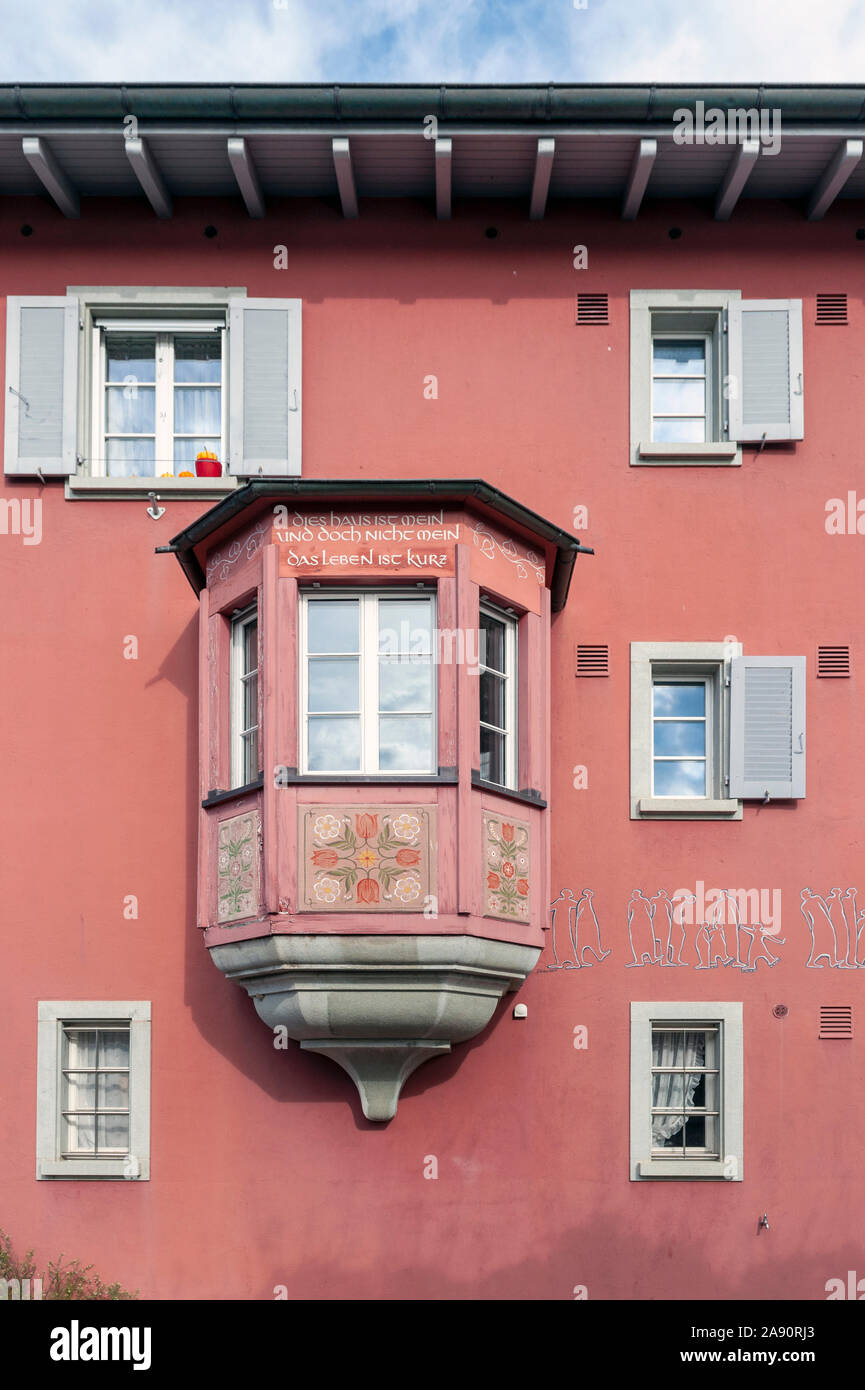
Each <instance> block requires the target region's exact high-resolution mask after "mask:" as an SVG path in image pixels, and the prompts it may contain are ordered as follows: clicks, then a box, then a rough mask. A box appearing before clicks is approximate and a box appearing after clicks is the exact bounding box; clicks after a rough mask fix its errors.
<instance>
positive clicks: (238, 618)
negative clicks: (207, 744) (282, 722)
mask: <svg viewBox="0 0 865 1390" xmlns="http://www.w3.org/2000/svg"><path fill="white" fill-rule="evenodd" d="M252 622H254V623H256V624H257V623H258V603H257V602H255V603H251V604H249V605H248V607H246V608H244V609H242V610H241V611H240V612H238V613H235V614H234V616H233V617H232V619H231V655H230V664H231V676H230V684H231V695H230V707H231V709H230V723H231V786H232V788H234V787H244V786H247V785H248V784H249V783H250V782H254V781H256V779H257V778H258V776H259V773H260V772H261V768H258V769H257V770H256V771H255V772H253V774H252V776H251V777H247V776H246V775H245V770H244V764H245V762H246V739H245V736H246V735H248V734H250V733H252V732H253V731H255V732H256V733H257V735H258V761H259V762H261V680H260V675H261V667H260V664H259V663H260V661H261V633H260V631H259V632H258V634H257V635H258V641H257V644H256V650H257V653H258V655H257V658H256V664H255V669H254V670H253V671H246V670H244V667H243V659H244V654H245V647H246V644H245V640H244V639H245V633H246V628H247V627H249V624H250V623H252ZM253 675H254V676H255V677H256V681H257V699H256V723H255V724H254V725H250V727H249V728H248V729H245V728H244V727H243V708H244V699H243V690H244V685H245V683H246V681H247V680H249V678H250V677H251V676H253Z"/></svg>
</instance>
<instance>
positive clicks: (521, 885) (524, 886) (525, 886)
mask: <svg viewBox="0 0 865 1390" xmlns="http://www.w3.org/2000/svg"><path fill="white" fill-rule="evenodd" d="M528 891H529V880H528V879H527V878H518V879H517V892H518V893H522V895H523V897H524V898H525V897H527V895H528Z"/></svg>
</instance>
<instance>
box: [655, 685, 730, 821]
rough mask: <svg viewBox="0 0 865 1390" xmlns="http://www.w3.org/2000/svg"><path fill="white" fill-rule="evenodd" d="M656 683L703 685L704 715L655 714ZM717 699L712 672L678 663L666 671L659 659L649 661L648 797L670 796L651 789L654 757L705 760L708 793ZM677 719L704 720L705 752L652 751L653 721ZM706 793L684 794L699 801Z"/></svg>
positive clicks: (711, 785)
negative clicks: (650, 691) (649, 770)
mask: <svg viewBox="0 0 865 1390" xmlns="http://www.w3.org/2000/svg"><path fill="white" fill-rule="evenodd" d="M656 684H659V685H661V684H665V685H702V686H703V689H704V691H705V701H704V709H705V711H706V713H705V714H704V715H702V716H697V715H672V716H666V715H658V714H656V713H655V706H654V689H655V685H656ZM717 703H718V691H717V689H716V680H715V678H714V677H713V675H712V674H710V673H709V672H706V671H701V670H699V669H697V670H694V671H693V672H689V671H688V670H687V669H686V668H684V667H682V666H680V667H678V668H676V669H674V670H672V671H669V672H667V671H664V669H663V667H662V665H661V664H660V663H657V662H656V663H653V668H652V751H651V764H652V765H651V779H652V797H653V798H654V799H655V800H656V801H658V800H663V801H669V800H671V798H670V797H667V796H661V794H660V793H658V792H656V791H655V762H656V760H657V761H661V762H704V763H705V764H706V783H705V785H706V797H707V796H709V795H710V794H711V793H712V791H713V790H714V788H715V778H716V771H715V758H716V741H717V740H716V738H715V737H713V735H714V734H715V732H716V727H717V726H716V710H715V706H716V705H717ZM677 721H678V722H683V723H688V724H697V723H703V724H705V726H706V741H705V749H706V752H705V754H704V755H703V756H702V757H700V755H699V754H690V755H689V754H684V753H681V754H674V753H656V752H655V729H656V725H657V724H659V723H669V722H677ZM706 797H693V798H691V797H688V798H687V799H688V800H689V801H690V800H692V799H693V800H694V801H702V800H705V799H706ZM673 799H677V800H678V799H684V798H673Z"/></svg>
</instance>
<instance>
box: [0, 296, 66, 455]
mask: <svg viewBox="0 0 865 1390" xmlns="http://www.w3.org/2000/svg"><path fill="white" fill-rule="evenodd" d="M77 403H78V300H77V299H75V298H73V297H71V296H70V297H66V296H56V297H55V296H46V295H26V296H24V295H10V296H9V298H8V299H7V300H6V391H5V393H4V411H5V416H6V439H5V455H4V470H5V472H6V473H15V474H19V475H20V474H35V473H37V472H39V473H43V474H45V475H46V476H48V475H53V476H54V477H68V476H69V475H70V474H72V473H74V472H75V466H76V458H75V453H76V450H75V445H76V426H77Z"/></svg>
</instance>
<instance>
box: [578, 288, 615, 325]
mask: <svg viewBox="0 0 865 1390" xmlns="http://www.w3.org/2000/svg"><path fill="white" fill-rule="evenodd" d="M609 322H610V311H609V304H608V297H607V295H606V294H578V295H577V323H609Z"/></svg>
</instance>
